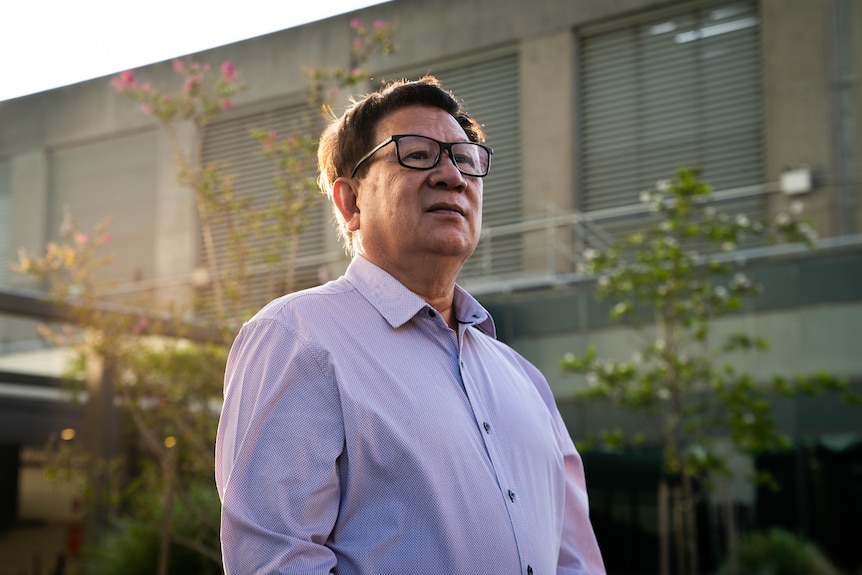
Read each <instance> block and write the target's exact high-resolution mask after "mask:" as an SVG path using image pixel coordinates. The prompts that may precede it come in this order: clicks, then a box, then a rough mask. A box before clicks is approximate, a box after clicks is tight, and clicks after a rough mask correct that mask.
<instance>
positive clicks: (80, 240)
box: [75, 232, 87, 245]
mask: <svg viewBox="0 0 862 575" xmlns="http://www.w3.org/2000/svg"><path fill="white" fill-rule="evenodd" d="M75 243H77V244H78V245H84V244H86V243H87V234H85V233H82V232H78V233H77V234H75Z"/></svg>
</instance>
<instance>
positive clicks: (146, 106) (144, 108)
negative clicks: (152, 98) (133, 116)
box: [141, 102, 153, 114]
mask: <svg viewBox="0 0 862 575" xmlns="http://www.w3.org/2000/svg"><path fill="white" fill-rule="evenodd" d="M152 111H153V107H152V106H151V105H150V104H148V103H146V102H144V103H143V104H141V112H143V113H144V114H149V113H150V112H152Z"/></svg>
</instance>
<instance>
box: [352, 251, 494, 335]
mask: <svg viewBox="0 0 862 575" xmlns="http://www.w3.org/2000/svg"><path fill="white" fill-rule="evenodd" d="M344 276H345V277H346V278H347V281H349V282H350V283H351V285H353V287H355V288H356V290H357V291H358V292H359V293H360V294H362V296H363V297H364V298H365V299H366V300H368V302H369V303H370V304H371V305H372V306H374V308H375V309H376V310H377V311H378V312H379V313H380V315H382V316H383V317H384V319H386V321H387V322H389V325H391V326H392V327H394V328H397V327H401V326H402V325H404V324H405V323H407V322H408V321H409V320H410V319H411V318H413V317H414V316H415V315H416V314H417V313H419V312H420V311H423V310H426V309H428V308H429V305H428V303H427V302H426V301H425V300H423V299H422V298H421V297H419V296H418V295H416V294H415V293H413V292H412V291H410V290H409V289H407V288H406V287H404V285H403V284H402V283H401V282H399V281H398V280H396V279H395V278H394V277H392V276H391V275H390V274H389V273H387V272H386V271H384V270H383V269H382V268H379V267H377V266H376V265H374V264H373V263H371V262H370V261H368V260H367V259H365V258H364V257H363V256H361V255H359V254H357V255H355V256H354V257H353V260H352V261H351V262H350V265H349V266H348V267H347V271H346V272H345V273H344ZM455 314H456V317H457V318H458V322H459V323H466V324H470V325H474V326H476V327H477V328H478V329H480V330H482V331H483V332H485V333H486V334H488V335H489V336H491V337H493V338H496V337H497V335H496V333H497V332H496V328H495V326H494V320H493V319H492V318H491V315H490V314H489V313H488V311H487V310H486V309H485V308H484V307H482V304H480V303H479V302H478V301H476V299H475V298H474V297H473V296H471V295H470V294H469V293H467V292H466V291H464V289H463V288H462V287H461V286H459V285H456V286H455Z"/></svg>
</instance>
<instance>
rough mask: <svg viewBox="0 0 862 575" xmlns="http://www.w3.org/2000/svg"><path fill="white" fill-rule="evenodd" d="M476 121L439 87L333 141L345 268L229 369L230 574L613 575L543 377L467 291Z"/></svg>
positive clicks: (349, 121) (272, 308) (417, 92)
mask: <svg viewBox="0 0 862 575" xmlns="http://www.w3.org/2000/svg"><path fill="white" fill-rule="evenodd" d="M483 140H484V135H483V133H482V129H481V127H480V126H479V124H477V123H476V122H475V121H474V120H473V119H472V118H470V117H469V116H468V115H467V114H466V113H464V111H463V110H462V109H461V107H460V104H459V102H458V101H457V100H455V98H454V97H453V96H452V95H451V94H450V93H449V92H447V91H446V90H444V89H443V88H442V87H441V86H440V85H439V83H438V82H437V81H436V79H434V78H432V77H426V78H423V79H421V80H419V81H415V82H406V81H403V82H396V83H393V84H390V85H389V86H386V87H385V88H384V89H382V90H381V91H380V92H377V93H374V94H370V95H368V96H367V97H365V98H364V99H363V100H361V101H359V102H357V103H355V104H354V105H352V106H351V107H350V108H349V109H348V110H347V111H346V112H345V114H344V115H343V116H342V117H341V118H339V119H338V120H336V121H334V122H333V123H332V124H331V125H330V126H329V127H328V128H327V130H326V131H325V132H324V133H323V136H322V138H321V143H320V151H319V164H320V170H321V175H320V182H321V187H322V189H323V190H324V191H325V192H326V193H327V194H328V195H329V197H330V198H331V199H332V202H333V206H334V212H335V216H336V218H337V220H338V222H339V226H340V232H341V234H342V236H343V238H344V240H345V243H346V245H347V247H348V250H349V251H351V252H352V253H353V254H354V257H353V261H352V262H351V264H350V266H349V267H348V269H347V272H346V273H345V275H344V276H343V277H341V278H339V279H338V280H337V281H334V282H330V283H328V284H326V285H323V286H320V287H317V288H313V289H310V290H305V291H302V292H298V293H294V294H290V295H287V296H284V297H282V298H280V299H277V300H275V301H273V302H272V303H270V304H269V305H267V306H266V307H264V308H263V309H262V310H261V311H260V312H258V313H257V314H256V315H255V316H254V318H252V319H251V320H250V321H249V322H248V323H247V324H246V325H245V326H243V328H242V330H241V331H240V333H239V335H238V337H237V339H236V342H235V343H234V346H233V348H232V350H231V354H230V357H229V359H228V364H227V369H226V374H225V403H224V408H223V412H222V416H221V421H220V424H219V431H218V438H217V445H216V480H217V484H218V489H219V495H220V497H221V500H222V550H223V555H224V562H225V569H226V572H227V573H229V574H240V573H242V574H245V573H284V574H286V573H292V574H303V575H312V574H329V573H336V574H338V575H385V574H392V575H413V574H432V575H438V574H444V573H447V574H448V573H457V574H463V575H504V574H517V573H520V574H524V575H551V574H561V575H562V574H576V573H577V574H586V573H589V574H596V573H604V567H603V565H602V559H601V555H600V553H599V549H598V545H597V543H596V539H595V536H594V535H593V530H592V527H591V525H590V521H589V517H588V509H587V495H586V489H585V483H584V475H583V468H582V465H581V460H580V457H579V456H578V454H577V452H576V451H575V448H574V445H573V444H572V441H571V439H570V437H569V435H568V432H567V431H566V428H565V426H564V424H563V422H562V420H561V418H560V415H559V413H558V411H557V409H556V407H555V405H554V399H553V396H552V394H551V391H550V389H549V387H548V384H547V382H546V381H545V379H544V378H543V377H542V375H541V374H540V373H539V371H538V370H537V369H536V368H535V367H533V366H532V365H531V364H530V363H528V362H527V361H526V360H525V359H524V358H522V357H521V356H520V355H518V354H517V353H516V352H515V351H513V350H512V349H510V348H509V347H507V346H506V345H504V344H502V343H500V342H498V341H497V340H496V339H495V338H494V324H493V322H492V320H491V318H490V317H489V316H488V313H487V312H486V311H485V310H484V309H483V308H482V307H481V306H480V305H479V303H478V302H476V300H474V299H473V298H472V297H471V296H469V295H468V294H467V293H466V292H464V291H463V290H461V288H460V287H458V286H457V285H456V284H455V279H456V276H457V275H458V272H459V270H460V269H461V266H462V265H463V264H464V262H465V261H466V260H467V258H468V257H469V256H470V254H471V253H472V252H473V250H474V249H475V247H476V244H477V242H478V238H479V231H480V229H481V204H482V177H483V176H485V175H486V174H487V172H488V169H489V166H490V159H491V149H490V148H488V147H486V146H484V144H481V142H482V141H483Z"/></svg>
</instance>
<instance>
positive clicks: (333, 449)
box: [216, 319, 344, 575]
mask: <svg viewBox="0 0 862 575" xmlns="http://www.w3.org/2000/svg"><path fill="white" fill-rule="evenodd" d="M343 445H344V430H343V423H342V420H341V410H340V405H339V400H338V393H337V389H336V387H335V384H334V382H333V381H332V378H330V377H328V376H327V375H326V374H325V373H324V370H323V368H322V367H321V364H320V362H319V361H317V358H315V356H314V355H313V354H312V353H311V352H310V351H309V350H308V349H307V347H306V345H305V343H304V342H303V341H302V340H301V339H300V337H298V336H297V334H295V333H293V332H292V331H291V330H289V329H288V328H286V327H285V326H284V325H281V324H280V323H278V322H276V321H275V320H268V319H259V320H254V321H253V322H252V323H249V324H247V325H246V326H245V327H244V328H243V330H242V331H241V332H240V335H239V336H238V337H237V340H236V341H235V342H234V346H233V348H232V349H231V353H230V356H229V358H228V364H227V368H226V372H225V402H224V407H223V409H222V415H221V419H220V421H219V429H218V435H217V439H216V484H217V486H218V490H219V496H220V498H221V500H222V524H221V529H222V533H221V537H222V555H223V558H224V567H225V572H226V573H227V574H231V573H234V574H237V575H238V574H245V573H267V574H280V573H284V574H287V573H308V574H320V575H326V574H329V573H330V572H331V571H332V570H333V569H334V567H335V556H334V554H333V553H332V551H331V550H330V549H329V548H328V547H326V546H325V543H326V541H327V539H328V537H329V535H330V533H331V532H332V529H333V527H334V525H335V519H336V516H337V514H338V505H339V499H340V492H339V482H338V473H337V469H336V460H337V458H338V457H339V455H340V454H341V451H342V448H343Z"/></svg>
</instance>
